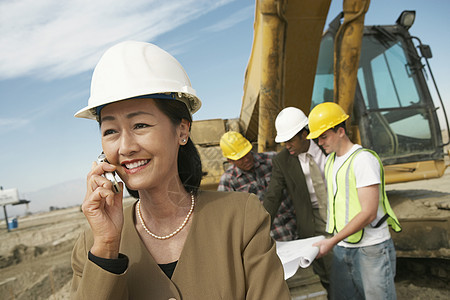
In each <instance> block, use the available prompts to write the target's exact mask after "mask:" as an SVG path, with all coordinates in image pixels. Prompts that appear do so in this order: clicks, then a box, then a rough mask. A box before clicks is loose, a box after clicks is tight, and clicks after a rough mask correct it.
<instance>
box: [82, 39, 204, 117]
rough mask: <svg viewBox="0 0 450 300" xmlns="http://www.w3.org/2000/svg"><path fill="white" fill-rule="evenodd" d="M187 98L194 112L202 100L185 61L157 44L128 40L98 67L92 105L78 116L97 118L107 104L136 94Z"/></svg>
mask: <svg viewBox="0 0 450 300" xmlns="http://www.w3.org/2000/svg"><path fill="white" fill-rule="evenodd" d="M143 96H146V97H149V98H156V99H175V100H179V101H183V102H184V103H185V104H186V106H187V108H188V110H189V112H190V113H191V114H193V113H195V112H196V111H197V110H199V108H200V106H201V101H200V99H199V98H197V95H196V92H195V90H194V89H193V88H192V86H191V82H190V80H189V77H188V76H187V74H186V72H185V71H184V69H183V67H182V66H181V64H180V63H179V62H178V61H177V60H176V59H175V58H174V57H173V56H172V55H170V54H169V53H167V52H166V51H164V50H162V49H161V48H159V47H158V46H156V45H153V44H150V43H144V42H134V41H127V42H122V43H119V44H117V45H115V46H113V47H111V48H109V49H108V50H107V51H106V52H105V53H104V54H103V56H102V57H101V58H100V61H99V62H98V64H97V66H96V67H95V70H94V73H93V75H92V81H91V96H90V97H89V100H88V106H86V107H85V108H83V109H81V110H79V111H78V112H77V113H76V114H75V117H78V118H87V119H94V120H95V119H96V118H97V109H96V108H99V107H102V106H104V105H106V104H109V103H112V102H117V101H121V100H125V99H130V98H136V97H143Z"/></svg>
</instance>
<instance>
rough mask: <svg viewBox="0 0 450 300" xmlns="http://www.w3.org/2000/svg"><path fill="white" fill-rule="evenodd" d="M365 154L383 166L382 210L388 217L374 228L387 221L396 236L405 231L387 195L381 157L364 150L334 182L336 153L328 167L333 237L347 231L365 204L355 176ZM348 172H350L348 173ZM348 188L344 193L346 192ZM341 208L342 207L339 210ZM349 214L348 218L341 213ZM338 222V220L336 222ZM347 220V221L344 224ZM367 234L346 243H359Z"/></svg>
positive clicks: (347, 165) (326, 167)
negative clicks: (357, 159) (334, 186)
mask: <svg viewBox="0 0 450 300" xmlns="http://www.w3.org/2000/svg"><path fill="white" fill-rule="evenodd" d="M361 151H368V152H370V153H371V154H372V155H374V156H375V157H376V158H377V160H378V162H379V164H380V179H381V190H380V196H381V199H382V207H383V211H384V213H385V214H386V215H387V216H386V217H383V219H382V220H383V221H380V222H378V224H377V225H376V226H374V227H378V226H380V225H381V224H382V223H383V222H384V220H386V221H387V223H388V225H390V226H391V227H392V229H393V230H394V231H396V232H398V231H401V227H400V224H399V222H398V220H397V217H396V216H395V214H394V211H393V210H392V208H391V206H390V204H389V200H388V198H387V195H386V191H385V186H384V185H385V181H384V169H383V164H382V162H381V160H380V158H379V157H378V155H377V154H376V153H375V152H374V151H372V150H369V149H364V148H360V149H358V150H356V151H355V152H353V153H352V154H351V155H350V156H349V157H348V158H347V160H346V161H345V162H344V163H343V164H342V166H341V167H340V168H339V170H338V171H337V173H336V178H333V165H334V160H335V157H336V153H332V154H331V155H330V157H329V159H328V160H327V162H326V165H325V178H326V180H327V187H328V206H327V213H328V218H327V220H328V221H327V227H326V230H327V232H328V233H333V232H334V231H336V232H339V231H340V230H342V228H344V227H345V226H346V225H347V224H348V222H350V221H351V220H352V219H353V217H354V216H355V215H357V214H358V213H359V212H360V211H361V204H360V202H359V199H358V191H357V188H356V179H355V176H354V172H353V160H354V158H355V157H356V155H357V154H358V153H359V152H361ZM345 168H346V169H345ZM344 170H345V177H344V178H342V176H343V175H342V174H343V171H344ZM334 180H336V194H334V192H333V181H334ZM343 181H344V182H343ZM342 188H344V191H342ZM343 205H344V207H342V206H343ZM336 206H338V207H336ZM336 208H337V209H338V213H337V214H336ZM343 209H344V210H345V213H344V215H342V214H341V213H340V212H341V211H342V210H343ZM336 218H338V219H337V220H336ZM342 218H344V220H342ZM363 234H364V229H362V230H360V231H358V232H356V233H354V234H353V235H351V236H349V237H347V238H346V239H345V241H346V242H349V243H358V242H359V241H360V240H361V239H362V237H363Z"/></svg>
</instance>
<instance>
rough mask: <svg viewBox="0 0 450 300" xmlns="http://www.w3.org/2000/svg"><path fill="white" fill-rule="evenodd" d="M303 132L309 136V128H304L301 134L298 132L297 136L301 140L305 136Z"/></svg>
mask: <svg viewBox="0 0 450 300" xmlns="http://www.w3.org/2000/svg"><path fill="white" fill-rule="evenodd" d="M303 132H306V134H309V128H308V126H305V127H303V128H302V129H301V130H300V131H299V132H297V134H296V135H297V136H298V137H299V138H301V137H302V135H303Z"/></svg>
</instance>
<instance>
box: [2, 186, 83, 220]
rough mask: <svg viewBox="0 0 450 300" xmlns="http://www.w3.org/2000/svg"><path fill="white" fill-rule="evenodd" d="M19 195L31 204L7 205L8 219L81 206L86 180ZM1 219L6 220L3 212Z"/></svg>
mask: <svg viewBox="0 0 450 300" xmlns="http://www.w3.org/2000/svg"><path fill="white" fill-rule="evenodd" d="M19 194H20V198H21V199H25V200H29V201H31V202H30V203H29V204H28V205H7V206H6V209H7V213H8V219H10V218H13V217H16V216H23V215H25V214H27V213H37V212H43V211H49V210H50V207H53V208H64V207H70V206H75V205H81V203H83V199H84V196H85V194H86V180H85V179H82V178H80V179H74V180H70V181H66V182H63V183H59V184H55V185H53V186H50V187H46V188H43V189H41V190H38V191H34V192H28V193H23V194H22V193H20V191H19ZM27 206H28V207H27ZM0 219H4V214H3V212H1V213H0Z"/></svg>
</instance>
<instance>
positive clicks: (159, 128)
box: [100, 99, 189, 190]
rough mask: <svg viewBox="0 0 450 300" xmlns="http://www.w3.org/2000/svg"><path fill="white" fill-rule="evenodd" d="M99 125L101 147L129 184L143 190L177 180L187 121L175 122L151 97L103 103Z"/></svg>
mask: <svg viewBox="0 0 450 300" xmlns="http://www.w3.org/2000/svg"><path fill="white" fill-rule="evenodd" d="M100 129H101V134H102V147H103V151H104V152H105V155H106V157H107V158H108V161H109V162H110V163H111V164H113V165H115V166H117V170H116V172H117V173H118V175H119V176H120V178H122V180H123V181H124V182H125V184H126V185H127V187H128V188H130V189H132V190H145V189H152V188H155V187H163V186H164V185H166V184H170V183H171V182H173V180H178V181H179V176H178V167H177V157H178V148H179V146H180V145H181V144H185V143H186V142H185V141H183V139H186V140H187V138H188V137H189V123H188V122H187V121H185V120H183V121H182V122H181V124H179V125H178V126H175V125H174V124H173V123H172V122H171V121H170V119H169V118H168V117H167V116H166V115H165V114H164V113H163V112H161V110H159V109H158V107H157V106H156V104H155V102H154V100H152V99H134V100H125V101H120V102H116V103H112V104H109V105H107V106H105V107H104V108H103V109H102V111H101V126H100ZM171 179H173V180H171Z"/></svg>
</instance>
